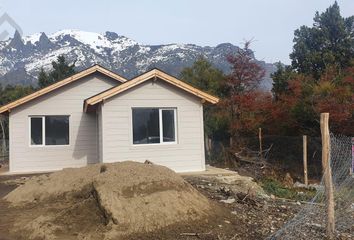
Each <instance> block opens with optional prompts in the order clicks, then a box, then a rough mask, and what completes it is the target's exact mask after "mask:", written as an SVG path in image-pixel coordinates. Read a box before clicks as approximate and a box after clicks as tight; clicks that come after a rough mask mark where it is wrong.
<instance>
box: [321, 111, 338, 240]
mask: <svg viewBox="0 0 354 240" xmlns="http://www.w3.org/2000/svg"><path fill="white" fill-rule="evenodd" d="M328 119H329V113H321V136H322V171H323V176H324V186H325V194H326V207H327V237H328V239H334V231H335V222H334V197H333V182H332V170H331V164H330V136H329V127H328Z"/></svg>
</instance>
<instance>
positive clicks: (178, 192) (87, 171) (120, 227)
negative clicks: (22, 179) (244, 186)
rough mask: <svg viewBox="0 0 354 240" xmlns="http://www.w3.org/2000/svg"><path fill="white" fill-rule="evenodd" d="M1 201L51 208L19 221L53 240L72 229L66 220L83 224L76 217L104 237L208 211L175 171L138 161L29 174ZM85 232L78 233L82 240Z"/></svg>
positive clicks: (205, 202)
mask: <svg viewBox="0 0 354 240" xmlns="http://www.w3.org/2000/svg"><path fill="white" fill-rule="evenodd" d="M5 199H6V200H7V201H9V202H10V203H11V206H13V207H17V208H26V206H27V207H29V206H30V207H31V208H33V207H34V206H35V207H40V208H42V209H43V208H46V209H50V211H46V213H45V217H44V216H42V215H40V216H37V218H36V219H35V220H33V219H32V220H33V221H32V220H31V223H27V224H26V223H24V222H21V223H20V224H18V225H17V227H20V226H24V227H23V230H26V231H30V232H32V235H31V236H32V238H43V236H45V235H46V236H51V237H47V238H48V239H55V237H54V236H55V234H58V233H60V232H66V234H67V232H68V231H69V232H70V231H71V230H72V229H68V228H67V225H68V224H67V223H70V222H71V224H69V225H71V227H72V228H73V227H74V228H75V224H76V225H78V226H79V227H81V228H84V227H85V226H82V224H80V223H82V220H79V219H86V221H89V219H92V221H89V222H90V223H87V224H88V225H94V227H92V226H90V228H89V229H94V231H96V232H97V228H100V229H104V237H105V238H107V239H110V238H114V237H115V236H117V235H126V234H131V233H134V232H144V231H145V232H149V231H153V230H156V229H160V228H163V227H166V226H169V225H172V224H176V223H180V222H184V223H185V222H188V221H195V220H198V219H201V218H205V217H207V216H209V215H210V213H211V212H212V211H211V205H210V203H209V201H208V200H207V199H206V198H205V197H204V196H203V195H201V194H200V193H199V192H198V191H196V190H195V189H194V188H193V187H192V186H191V185H190V184H188V183H187V182H185V181H184V180H183V178H181V177H180V176H179V175H177V174H176V173H174V172H173V171H171V170H169V169H168V168H166V167H162V166H158V165H149V164H141V163H136V162H121V163H113V164H104V165H101V164H96V165H90V166H87V167H84V168H78V169H65V170H63V171H59V172H56V173H53V174H50V175H48V176H44V175H43V176H39V177H33V178H31V179H29V180H28V181H27V182H26V183H25V184H24V185H22V186H20V187H18V188H17V189H16V190H14V191H13V192H11V193H9V194H8V195H7V196H5ZM53 209H54V210H53ZM77 209H81V210H80V211H77ZM90 213H92V214H90ZM43 219H45V221H43ZM95 222H97V224H95ZM48 223H49V224H48ZM17 230H18V229H17ZM86 230H87V229H86ZM51 231H52V233H49V232H51ZM36 232H38V234H37V235H36V234H35V233H36ZM89 232H90V231H88V232H87V231H86V233H82V232H80V231H79V232H76V234H77V235H80V236H81V235H85V236H83V238H85V239H86V238H87V236H89ZM43 233H45V234H43ZM54 233H55V234H54ZM45 238H46V237H44V239H45Z"/></svg>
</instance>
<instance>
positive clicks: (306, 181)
mask: <svg viewBox="0 0 354 240" xmlns="http://www.w3.org/2000/svg"><path fill="white" fill-rule="evenodd" d="M302 148H303V160H304V183H305V185H306V187H307V186H308V185H309V182H308V177H307V136H306V135H303V136H302Z"/></svg>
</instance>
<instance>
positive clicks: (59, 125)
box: [30, 116, 69, 145]
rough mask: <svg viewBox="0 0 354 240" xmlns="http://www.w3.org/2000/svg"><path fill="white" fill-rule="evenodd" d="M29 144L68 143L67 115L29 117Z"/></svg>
mask: <svg viewBox="0 0 354 240" xmlns="http://www.w3.org/2000/svg"><path fill="white" fill-rule="evenodd" d="M30 124H31V126H30V129H31V145H69V116H40V117H38V116H36V117H30Z"/></svg>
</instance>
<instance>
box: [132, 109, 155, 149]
mask: <svg viewBox="0 0 354 240" xmlns="http://www.w3.org/2000/svg"><path fill="white" fill-rule="evenodd" d="M133 143H134V144H151V143H160V127H159V109H157V108H134V109H133Z"/></svg>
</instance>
